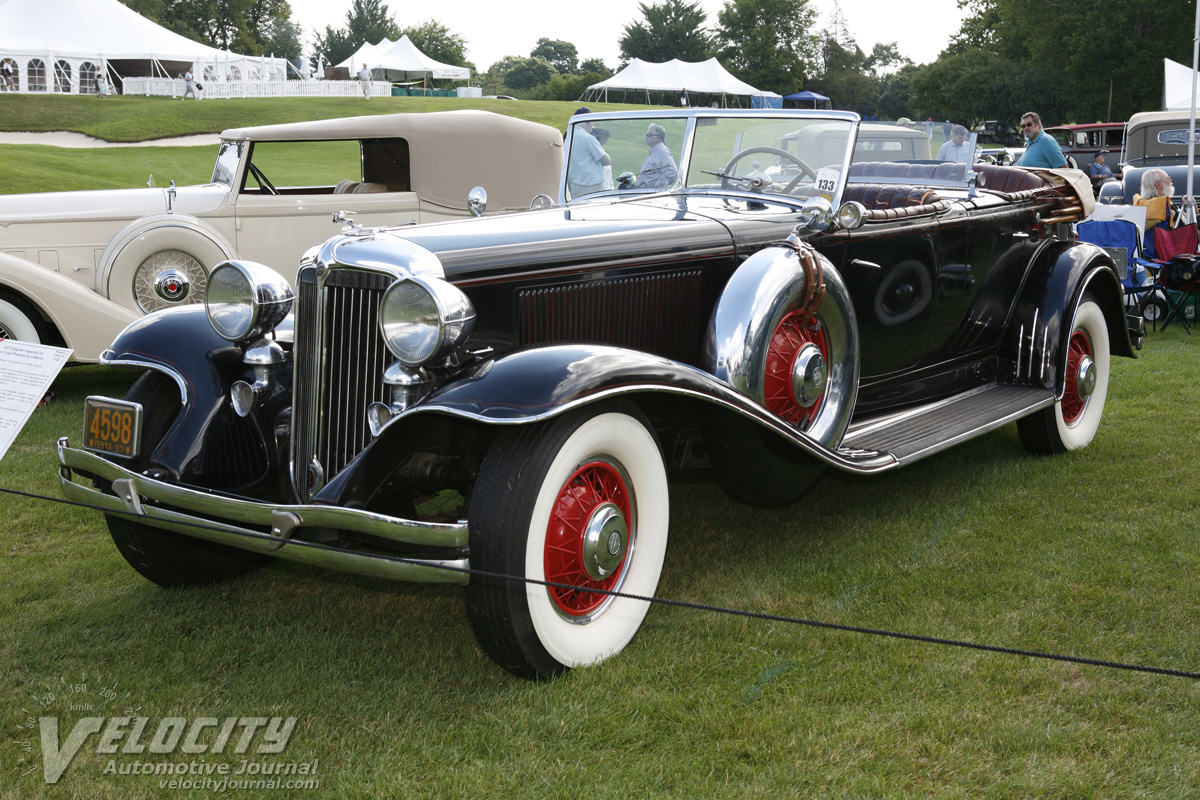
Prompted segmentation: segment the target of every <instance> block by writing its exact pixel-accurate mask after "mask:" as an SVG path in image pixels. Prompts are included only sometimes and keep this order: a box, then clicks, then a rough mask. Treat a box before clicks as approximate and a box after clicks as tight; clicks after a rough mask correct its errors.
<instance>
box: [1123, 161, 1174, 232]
mask: <svg viewBox="0 0 1200 800" xmlns="http://www.w3.org/2000/svg"><path fill="white" fill-rule="evenodd" d="M1173 194H1175V187H1174V185H1172V183H1171V177H1170V176H1169V175H1167V173H1165V172H1163V171H1162V170H1161V169H1148V170H1146V171H1145V172H1143V173H1142V191H1141V193H1140V194H1135V195H1134V196H1133V204H1134V205H1135V206H1145V207H1146V232H1147V233H1149V231H1150V229H1151V228H1153V227H1154V226H1155V225H1158V224H1160V223H1163V222H1165V223H1166V224H1167V227H1168V228H1169V227H1171V195H1173Z"/></svg>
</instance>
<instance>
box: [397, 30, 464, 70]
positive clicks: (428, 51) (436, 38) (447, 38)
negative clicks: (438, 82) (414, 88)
mask: <svg viewBox="0 0 1200 800" xmlns="http://www.w3.org/2000/svg"><path fill="white" fill-rule="evenodd" d="M401 35H403V36H407V37H408V38H409V40H410V41H411V42H412V43H413V44H414V45H416V48H417V49H418V50H420V51H421V52H422V53H424V54H425V55H427V56H429V57H430V58H432V59H433V60H434V61H440V62H442V63H443V64H454V65H455V66H459V67H467V66H471V65H470V64H469V63H468V62H467V40H466V39H464V38H463V37H462V36H459V35H458V34H457V33H452V32H451V31H450V29H449V28H447V27H446V26H445V25H443V24H441V23H440V22H438V21H436V20H432V19H431V20H428V21H426V22H422V23H421V24H420V25H416V26H413V27H411V28H405V29H404V30H403V31H402V32H401Z"/></svg>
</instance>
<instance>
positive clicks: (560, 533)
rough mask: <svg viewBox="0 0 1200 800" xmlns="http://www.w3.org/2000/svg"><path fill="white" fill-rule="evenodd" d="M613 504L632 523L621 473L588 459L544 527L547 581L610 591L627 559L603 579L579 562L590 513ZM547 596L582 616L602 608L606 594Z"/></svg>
mask: <svg viewBox="0 0 1200 800" xmlns="http://www.w3.org/2000/svg"><path fill="white" fill-rule="evenodd" d="M604 503H612V504H614V505H616V506H617V507H618V508H619V509H620V510H621V513H622V514H623V515H624V517H625V519H626V521H627V522H628V521H630V520H631V519H632V516H631V514H630V511H631V509H630V503H629V491H628V489H627V488H626V486H625V481H624V479H623V478H622V476H621V474H620V472H618V471H617V469H616V468H615V467H613V466H612V465H611V464H608V463H606V462H603V461H592V462H589V463H587V464H584V465H583V466H581V467H579V468H578V469H577V470H575V472H574V474H572V475H571V477H570V479H568V480H567V482H566V483H565V484H564V485H563V487H562V489H561V491H559V494H558V499H557V500H555V503H554V508H553V509H552V510H551V512H550V523H549V525H548V526H547V528H546V547H545V570H546V580H548V581H550V582H552V583H569V584H571V585H572V586H579V587H582V588H583V589H605V590H611V589H612V588H613V587H614V586H616V585H617V583H618V582H619V580H620V578H621V575H622V574H623V573H624V570H625V567H626V565H627V562H628V557H626V560H625V561H624V562H622V563H621V565H620V566H619V567H618V568H617V569H616V570H614V571H613V573H612V574H611V575H609V576H608V577H607V578H605V579H604V580H599V581H598V580H594V579H593V578H592V577H591V576H589V575H588V573H587V571H586V570H585V568H584V564H583V543H584V535H585V533H586V532H587V525H588V521H589V520H590V519H591V516H592V513H593V512H594V511H595V510H596V509H597V508H598V507H599V506H601V505H602V504H604ZM549 592H550V596H551V598H553V600H554V602H555V603H556V604H557V605H558V607H559V609H560V610H561V611H563V612H564V613H565V614H568V615H570V616H584V615H586V614H589V613H591V612H592V611H594V610H596V609H597V608H599V607H600V605H601V604H603V603H604V602H605V600H607V599H608V596H607V595H604V594H598V593H595V592H588V591H582V590H580V589H563V588H559V587H551V588H550V589H549Z"/></svg>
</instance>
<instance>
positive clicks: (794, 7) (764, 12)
mask: <svg viewBox="0 0 1200 800" xmlns="http://www.w3.org/2000/svg"><path fill="white" fill-rule="evenodd" d="M816 16H817V15H816V12H815V11H814V10H813V9H812V8H811V7H810V6H809V4H808V0H730V1H729V2H726V3H725V6H724V8H722V9H721V11H720V13H719V14H717V20H718V22H720V26H719V28H718V30H717V44H718V47H719V53H718V56H719V58H720V59H721V63H722V64H724V65H725V66H726V68H727V69H729V71H730V72H732V73H733V74H734V75H736V76H737V77H739V78H741V79H742V80H744V81H746V82H747V83H749V84H750V85H751V86H754V87H756V88H759V89H770V90H773V91H776V92H779V93H780V94H789V93H791V92H795V91H797V90H799V89H800V88H801V87H802V86H803V85H804V80H805V78H806V77H807V76H808V75H810V74H812V72H813V66H814V64H815V63H816V51H817V41H818V39H817V36H816V35H815V34H814V33H812V32H811V31H812V29H813V27H814V24H815V22H816Z"/></svg>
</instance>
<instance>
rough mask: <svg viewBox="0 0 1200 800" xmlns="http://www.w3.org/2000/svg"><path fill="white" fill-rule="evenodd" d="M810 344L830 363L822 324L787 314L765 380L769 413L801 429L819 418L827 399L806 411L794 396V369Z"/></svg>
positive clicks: (771, 349) (773, 342)
mask: <svg viewBox="0 0 1200 800" xmlns="http://www.w3.org/2000/svg"><path fill="white" fill-rule="evenodd" d="M806 344H815V345H816V346H817V347H819V348H820V349H821V355H822V356H824V357H825V361H826V363H828V361H829V347H828V343H827V342H826V340H825V332H824V329H823V327H822V326H821V323H820V322H819V321H817V320H815V319H813V318H812V317H810V316H807V315H801V314H800V313H798V312H795V311H793V312H791V313H789V314H787V315H786V316H785V317H784V318H783V319H782V320H781V321H780V323H779V326H778V327H777V328H776V329H775V333H774V334H773V335H772V336H771V344H770V345H769V347H768V349H767V361H766V375H765V376H764V379H763V403H764V405H766V407H767V409H768V410H770V411H771V412H772V413H774V414H777V415H778V416H780V417H782V418H783V419H784V420H786V421H787V422H788V423H790V424H792V425H795V426H796V427H797V428H801V429H803V428H804V427H806V426H807V425H808V423H809V422H811V421H812V418H813V417H814V416H816V413H817V410H818V409H819V408H820V407H821V401H822V400H823V399H824V398H823V397H821V398H817V402H816V403H814V404H813V405H812V406H810V407H808V408H805V407H804V406H802V405H800V404H799V403H797V402H796V400H795V397H794V395H793V394H792V365H793V364H794V363H795V360H796V356H797V355H798V354H799V353H800V349H801V348H802V347H804V345H806Z"/></svg>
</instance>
